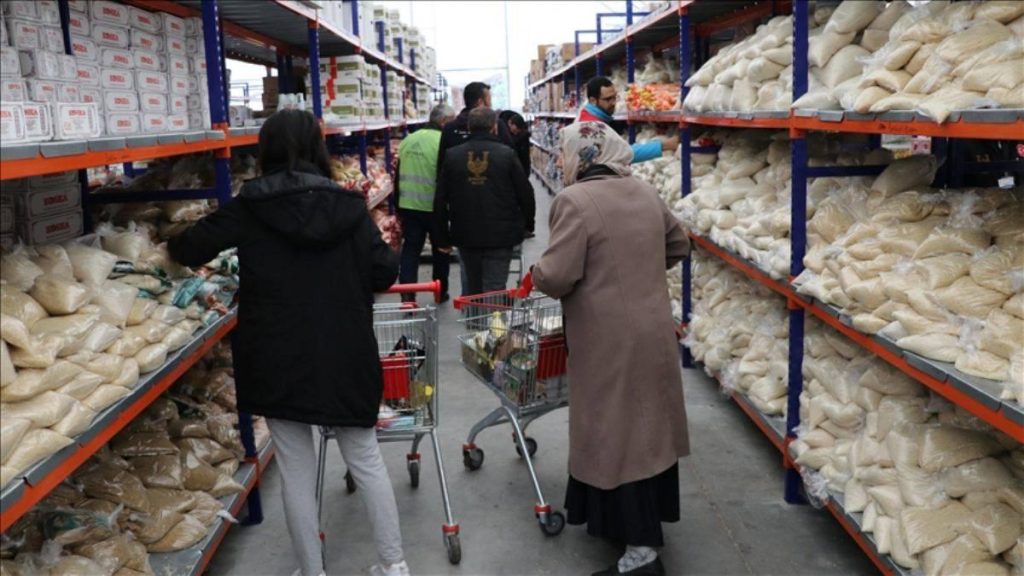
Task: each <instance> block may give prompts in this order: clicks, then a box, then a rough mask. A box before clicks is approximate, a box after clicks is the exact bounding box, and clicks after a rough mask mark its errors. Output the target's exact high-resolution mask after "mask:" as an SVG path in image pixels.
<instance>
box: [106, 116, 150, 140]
mask: <svg viewBox="0 0 1024 576" xmlns="http://www.w3.org/2000/svg"><path fill="white" fill-rule="evenodd" d="M106 132H107V134H108V135H110V136H132V135H135V134H139V133H141V132H142V119H141V118H140V116H139V114H138V113H137V112H111V113H108V114H107V130H106Z"/></svg>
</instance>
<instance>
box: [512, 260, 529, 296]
mask: <svg viewBox="0 0 1024 576" xmlns="http://www.w3.org/2000/svg"><path fill="white" fill-rule="evenodd" d="M530 292H533V268H532V267H531V268H530V271H529V272H527V273H526V274H525V275H524V276H523V281H522V282H520V283H519V288H516V289H515V290H514V291H513V293H514V295H515V297H516V298H528V297H529V296H530Z"/></svg>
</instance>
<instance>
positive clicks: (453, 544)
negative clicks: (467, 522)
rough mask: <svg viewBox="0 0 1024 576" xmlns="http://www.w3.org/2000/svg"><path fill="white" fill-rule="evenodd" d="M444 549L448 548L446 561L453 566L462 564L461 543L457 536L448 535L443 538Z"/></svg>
mask: <svg viewBox="0 0 1024 576" xmlns="http://www.w3.org/2000/svg"><path fill="white" fill-rule="evenodd" d="M444 545H445V548H448V561H449V562H451V563H452V564H453V565H454V564H458V563H459V562H462V541H460V540H459V535H458V534H448V535H446V536H445V537H444Z"/></svg>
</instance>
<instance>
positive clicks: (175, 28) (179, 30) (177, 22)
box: [163, 14, 185, 38]
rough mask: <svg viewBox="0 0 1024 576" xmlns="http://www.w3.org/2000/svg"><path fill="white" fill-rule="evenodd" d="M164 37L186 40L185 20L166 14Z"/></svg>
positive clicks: (164, 17)
mask: <svg viewBox="0 0 1024 576" xmlns="http://www.w3.org/2000/svg"><path fill="white" fill-rule="evenodd" d="M163 20H164V36H167V37H171V36H173V37H175V38H184V37H185V20H184V19H182V18H178V17H177V16H173V15H171V14H164V15H163Z"/></svg>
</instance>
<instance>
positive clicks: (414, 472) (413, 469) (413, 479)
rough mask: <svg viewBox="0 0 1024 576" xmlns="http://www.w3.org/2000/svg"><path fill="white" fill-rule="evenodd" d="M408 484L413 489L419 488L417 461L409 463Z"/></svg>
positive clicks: (418, 466)
mask: <svg viewBox="0 0 1024 576" xmlns="http://www.w3.org/2000/svg"><path fill="white" fill-rule="evenodd" d="M409 484H410V485H412V487H413V488H419V487H420V463H419V461H418V460H410V461H409Z"/></svg>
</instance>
